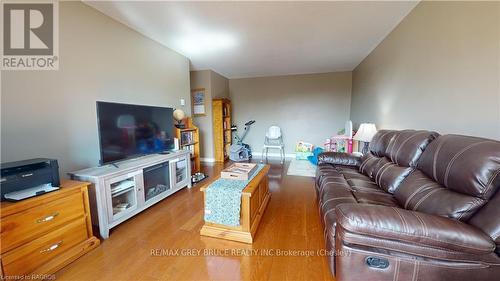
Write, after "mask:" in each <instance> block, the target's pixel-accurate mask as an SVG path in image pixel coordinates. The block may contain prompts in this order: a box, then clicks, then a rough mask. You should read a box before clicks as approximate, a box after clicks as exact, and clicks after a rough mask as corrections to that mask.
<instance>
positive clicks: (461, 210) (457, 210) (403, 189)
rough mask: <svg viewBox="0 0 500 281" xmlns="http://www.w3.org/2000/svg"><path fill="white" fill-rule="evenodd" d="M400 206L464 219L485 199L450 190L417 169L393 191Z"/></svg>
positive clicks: (481, 204)
mask: <svg viewBox="0 0 500 281" xmlns="http://www.w3.org/2000/svg"><path fill="white" fill-rule="evenodd" d="M394 197H396V200H397V201H398V203H399V205H400V206H401V207H402V208H405V209H407V210H413V211H419V212H423V213H427V214H434V215H438V216H443V217H449V218H453V219H457V220H462V221H466V220H467V219H469V218H470V217H471V216H472V215H473V214H474V213H475V212H476V211H477V210H478V209H479V208H480V207H482V206H483V205H484V204H485V203H486V200H483V199H481V198H478V197H475V196H471V195H467V194H462V193H458V192H455V191H453V190H450V189H448V188H446V187H444V186H442V185H441V184H439V183H438V182H436V181H434V180H432V179H431V178H429V177H428V176H426V175H425V174H424V173H422V172H421V171H419V170H415V171H413V172H412V173H411V174H410V175H409V176H408V177H407V178H406V180H405V181H404V182H403V183H402V184H401V186H400V187H399V188H398V189H397V190H396V192H395V193H394Z"/></svg>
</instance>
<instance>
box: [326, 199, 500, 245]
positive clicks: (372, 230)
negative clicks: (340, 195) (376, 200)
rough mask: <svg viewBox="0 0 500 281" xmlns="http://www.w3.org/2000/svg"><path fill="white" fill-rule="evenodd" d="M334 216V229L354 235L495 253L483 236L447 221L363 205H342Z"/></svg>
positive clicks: (465, 226) (431, 216) (437, 217)
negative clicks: (335, 219) (343, 230)
mask: <svg viewBox="0 0 500 281" xmlns="http://www.w3.org/2000/svg"><path fill="white" fill-rule="evenodd" d="M335 212H336V215H337V227H339V226H340V227H342V228H343V229H345V230H346V231H348V232H350V233H354V234H356V235H362V236H370V237H375V238H377V239H385V240H391V241H399V242H402V243H407V244H413V245H416V246H423V247H430V248H435V249H444V250H450V251H458V252H462V253H470V254H487V253H492V252H493V251H494V250H495V243H494V242H493V240H492V239H491V238H490V237H489V236H488V235H486V234H485V233H484V232H482V231H481V230H479V229H478V228H476V227H474V226H471V225H468V224H466V223H463V222H460V221H458V220H454V219H450V218H446V217H440V216H436V215H430V214H424V213H421V212H415V211H408V210H404V209H399V208H395V207H387V206H377V205H365V204H341V205H339V206H337V208H336V211H335Z"/></svg>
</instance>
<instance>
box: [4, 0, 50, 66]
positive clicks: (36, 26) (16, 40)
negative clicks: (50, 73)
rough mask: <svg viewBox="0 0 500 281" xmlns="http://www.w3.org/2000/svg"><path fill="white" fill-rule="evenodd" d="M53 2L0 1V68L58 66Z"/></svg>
mask: <svg viewBox="0 0 500 281" xmlns="http://www.w3.org/2000/svg"><path fill="white" fill-rule="evenodd" d="M57 4H58V3H57V1H51V2H47V1H45V2H40V1H37V2H33V3H20V2H19V1H16V2H3V3H2V12H1V15H2V23H3V28H2V40H3V43H2V61H1V62H2V69H5V70H56V69H58V66H59V63H58V43H59V40H58V35H59V32H58V20H57V19H58V5H57Z"/></svg>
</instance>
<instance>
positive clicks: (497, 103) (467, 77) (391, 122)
mask: <svg viewBox="0 0 500 281" xmlns="http://www.w3.org/2000/svg"><path fill="white" fill-rule="evenodd" d="M499 80H500V3H499V2H473V1H470V2H448V1H436V2H428V1H425V2H421V3H420V4H418V5H417V6H416V8H415V9H414V10H413V11H412V12H411V13H410V14H409V15H408V16H407V17H406V18H405V19H404V20H403V21H402V22H401V23H400V24H399V26H397V27H396V28H395V29H394V30H393V31H392V32H391V33H390V34H389V35H388V36H387V37H386V38H385V39H384V40H383V41H382V43H381V44H380V45H379V46H378V47H377V48H376V49H375V50H374V51H373V52H372V53H371V54H370V55H369V56H368V57H367V58H366V59H365V60H364V61H363V62H362V63H361V64H360V65H359V66H358V67H356V69H355V70H354V72H353V92H352V103H351V118H352V120H353V121H354V122H355V123H358V124H359V123H362V122H374V123H376V124H377V126H378V127H379V128H389V129H404V128H421V129H430V130H436V131H438V132H440V133H443V134H444V133H459V134H467V135H475V136H483V137H487V138H494V139H500V82H499Z"/></svg>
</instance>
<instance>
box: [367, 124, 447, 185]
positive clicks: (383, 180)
mask: <svg viewBox="0 0 500 281" xmlns="http://www.w3.org/2000/svg"><path fill="white" fill-rule="evenodd" d="M437 136H438V134H437V133H435V132H430V131H415V130H403V131H397V132H396V133H394V136H393V137H392V139H391V140H390V142H389V144H388V145H387V149H386V151H385V153H384V156H385V157H382V158H381V159H380V160H379V161H378V162H377V163H376V165H375V167H374V168H373V172H372V175H373V178H374V180H375V182H376V183H377V184H378V185H379V186H380V187H381V188H382V189H384V190H385V191H387V192H389V193H394V191H396V189H397V188H398V187H399V185H400V184H401V182H403V180H404V179H405V178H406V177H407V176H408V175H409V174H410V172H411V171H413V169H414V167H416V166H417V162H418V159H419V158H420V156H421V155H422V152H423V151H424V150H425V148H426V147H427V145H429V143H430V142H432V141H433V140H434V139H435V138H436V137H437Z"/></svg>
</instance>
